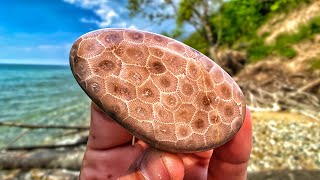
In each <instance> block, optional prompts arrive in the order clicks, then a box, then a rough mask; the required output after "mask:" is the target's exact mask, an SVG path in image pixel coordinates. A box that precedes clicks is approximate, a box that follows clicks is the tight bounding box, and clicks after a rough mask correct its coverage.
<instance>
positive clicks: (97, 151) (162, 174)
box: [80, 103, 252, 180]
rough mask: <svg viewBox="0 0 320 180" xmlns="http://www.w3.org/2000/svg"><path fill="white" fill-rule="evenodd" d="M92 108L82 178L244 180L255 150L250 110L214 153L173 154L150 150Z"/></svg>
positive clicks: (96, 109) (95, 107)
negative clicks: (238, 129)
mask: <svg viewBox="0 0 320 180" xmlns="http://www.w3.org/2000/svg"><path fill="white" fill-rule="evenodd" d="M131 140H132V135H131V134H129V133H128V132H127V131H126V130H125V129H124V128H122V127H121V126H119V125H118V124H117V123H115V122H114V121H113V120H112V119H111V118H110V117H109V116H107V115H106V114H104V113H103V112H102V111H101V110H100V109H99V107H98V106H96V105H95V104H94V103H92V105H91V126H90V133H89V139H88V144H87V149H86V152H85V155H84V159H83V163H82V167H81V172H80V179H81V180H82V179H86V180H90V179H122V180H126V179H130V180H132V179H187V180H188V179H214V180H220V179H223V180H228V179H232V180H242V179H246V177H247V166H248V162H249V158H250V153H251V149H252V125H251V115H250V111H249V109H248V108H247V110H246V117H245V121H244V124H243V126H242V127H241V129H240V131H239V132H238V133H237V134H236V135H235V136H234V137H233V138H232V139H231V140H230V141H228V142H227V143H226V144H224V145H222V146H220V147H218V148H215V149H214V150H210V151H205V152H200V153H189V154H180V153H178V154H173V153H168V152H164V151H160V150H157V149H155V148H152V147H149V146H148V145H147V144H146V143H144V142H143V141H141V140H138V141H137V142H136V143H135V145H134V146H132V145H131Z"/></svg>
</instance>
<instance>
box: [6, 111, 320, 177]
mask: <svg viewBox="0 0 320 180" xmlns="http://www.w3.org/2000/svg"><path fill="white" fill-rule="evenodd" d="M252 116H253V149H252V154H251V160H250V164H249V167H248V173H249V175H248V179H258V180H259V179H271V180H274V179H319V178H320V154H319V149H320V143H319V142H320V131H319V129H320V120H318V119H312V118H309V117H307V116H303V115H300V114H296V113H288V112H253V113H252ZM80 149H82V151H84V148H83V147H81V148H80ZM74 158H75V159H76V162H78V163H80V162H81V161H79V159H80V160H81V159H82V153H81V152H80V153H78V155H77V157H74ZM78 166H80V164H79V165H77V167H78ZM60 167H63V166H60ZM56 168H57V169H43V168H41V167H38V168H35V169H30V170H22V169H14V170H0V179H3V180H9V179H48V180H49V179H50V180H51V179H52V180H54V179H65V180H69V179H70V180H71V179H77V176H78V174H79V171H78V170H66V168H65V169H61V168H59V166H56Z"/></svg>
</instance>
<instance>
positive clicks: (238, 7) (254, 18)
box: [211, 0, 265, 46]
mask: <svg viewBox="0 0 320 180" xmlns="http://www.w3.org/2000/svg"><path fill="white" fill-rule="evenodd" d="M261 10H262V5H261V3H260V2H259V1H256V0H243V1H237V0H233V1H230V2H228V3H225V4H224V5H223V6H222V8H221V10H220V12H219V13H217V14H216V15H215V16H213V17H212V19H211V20H212V21H211V22H212V24H216V25H218V26H220V27H219V29H221V32H222V33H221V39H220V42H221V43H222V44H225V45H229V46H231V45H233V44H235V43H236V42H239V41H247V40H249V39H252V38H253V37H254V36H256V35H255V34H256V33H255V32H256V30H257V28H258V27H259V26H260V25H261V24H262V23H263V22H264V20H265V16H263V14H262V13H261Z"/></svg>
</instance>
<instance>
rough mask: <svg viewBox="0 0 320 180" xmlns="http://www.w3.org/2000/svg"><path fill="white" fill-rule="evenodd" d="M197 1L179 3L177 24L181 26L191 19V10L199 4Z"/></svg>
mask: <svg viewBox="0 0 320 180" xmlns="http://www.w3.org/2000/svg"><path fill="white" fill-rule="evenodd" d="M199 2H200V1H199V0H182V1H181V2H180V3H179V9H178V14H177V19H176V20H177V21H176V22H177V24H179V25H181V24H183V22H185V21H188V20H190V19H191V17H192V15H193V13H194V12H193V11H192V9H193V8H194V6H195V5H196V4H199Z"/></svg>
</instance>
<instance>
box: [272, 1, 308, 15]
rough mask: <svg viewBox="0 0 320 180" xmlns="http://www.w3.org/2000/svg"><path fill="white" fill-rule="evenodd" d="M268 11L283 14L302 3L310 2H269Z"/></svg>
mask: <svg viewBox="0 0 320 180" xmlns="http://www.w3.org/2000/svg"><path fill="white" fill-rule="evenodd" d="M271 2H272V5H271V6H270V10H271V11H273V12H276V11H277V12H283V11H288V10H291V9H295V8H297V7H298V6H299V5H301V4H302V3H309V2H311V0H271Z"/></svg>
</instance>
